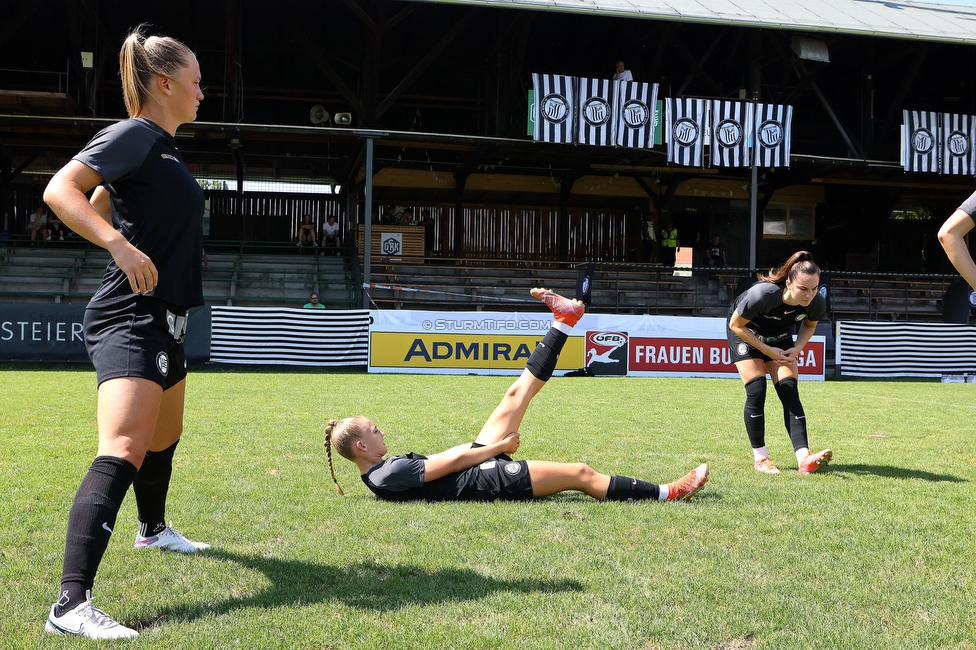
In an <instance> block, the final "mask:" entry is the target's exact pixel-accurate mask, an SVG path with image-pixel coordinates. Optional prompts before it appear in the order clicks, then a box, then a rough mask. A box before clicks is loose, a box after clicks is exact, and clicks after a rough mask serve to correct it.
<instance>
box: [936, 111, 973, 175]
mask: <svg viewBox="0 0 976 650" xmlns="http://www.w3.org/2000/svg"><path fill="white" fill-rule="evenodd" d="M974 121H976V120H974V119H973V117H972V116H971V115H957V114H954V113H943V114H942V138H941V141H942V173H943V174H959V175H970V174H972V173H973V172H974V171H976V168H974V167H973V126H974Z"/></svg>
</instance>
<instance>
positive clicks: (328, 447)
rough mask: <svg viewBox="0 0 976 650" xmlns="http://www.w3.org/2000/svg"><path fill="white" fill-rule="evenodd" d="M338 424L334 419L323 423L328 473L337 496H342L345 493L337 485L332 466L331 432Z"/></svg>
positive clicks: (337, 481) (337, 480)
mask: <svg viewBox="0 0 976 650" xmlns="http://www.w3.org/2000/svg"><path fill="white" fill-rule="evenodd" d="M337 424H339V422H338V421H336V420H335V419H332V420H329V423H328V424H326V425H325V455H326V456H327V457H328V459H329V474H331V475H332V482H333V483H335V486H336V492H338V493H339V496H341V497H344V496H346V493H345V492H343V491H342V488H341V487H340V486H339V479H337V478H336V475H335V467H333V466H332V444H331V443H332V433H333V432H334V431H335V428H336V425H337Z"/></svg>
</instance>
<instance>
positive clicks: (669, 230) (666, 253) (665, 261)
mask: <svg viewBox="0 0 976 650" xmlns="http://www.w3.org/2000/svg"><path fill="white" fill-rule="evenodd" d="M660 246H661V265H662V266H669V267H673V266H674V260H675V256H676V255H677V254H678V249H679V248H680V247H681V242H680V241H678V229H677V228H675V227H674V222H673V221H671V218H670V217H669V218H668V220H667V221H665V222H664V228H661V245H660Z"/></svg>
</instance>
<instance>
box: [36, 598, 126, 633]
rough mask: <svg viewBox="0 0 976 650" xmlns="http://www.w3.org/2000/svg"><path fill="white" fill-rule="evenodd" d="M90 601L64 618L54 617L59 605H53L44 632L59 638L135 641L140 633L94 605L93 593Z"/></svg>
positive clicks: (66, 613)
mask: <svg viewBox="0 0 976 650" xmlns="http://www.w3.org/2000/svg"><path fill="white" fill-rule="evenodd" d="M87 595H88V600H86V601H85V602H83V603H82V604H80V605H78V606H77V607H75V608H74V609H73V610H71V611H70V612H65V613H64V615H63V616H61V617H57V616H55V615H54V608H55V607H56V606H57V603H55V604H54V605H51V613H50V614H48V615H47V623H45V624H44V631H45V632H47V633H49V634H57V635H58V636H68V635H74V636H80V637H84V638H86V639H134V638H136V637H137V636H139V633H138V632H136V631H135V630H133V629H132V628H129V627H126V626H124V625H122V624H121V623H117V622H115V621H113V620H112V617H110V616H109V615H108V614H106V613H105V612H103V611H102V610H100V609H98V608H97V607H95V606H94V605H92V601H91V592H90V591H89V592H88V594H87Z"/></svg>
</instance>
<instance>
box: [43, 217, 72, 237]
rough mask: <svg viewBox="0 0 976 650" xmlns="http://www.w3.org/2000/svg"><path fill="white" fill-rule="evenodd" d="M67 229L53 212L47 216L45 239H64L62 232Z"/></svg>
mask: <svg viewBox="0 0 976 650" xmlns="http://www.w3.org/2000/svg"><path fill="white" fill-rule="evenodd" d="M67 231H68V229H67V228H65V225H64V224H63V223H61V220H60V219H58V215H56V214H54V213H53V212H52V213H51V215H50V216H49V217H48V218H47V237H45V239H47V240H51V239H57V240H58V241H64V234H65V233H66V232H67Z"/></svg>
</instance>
